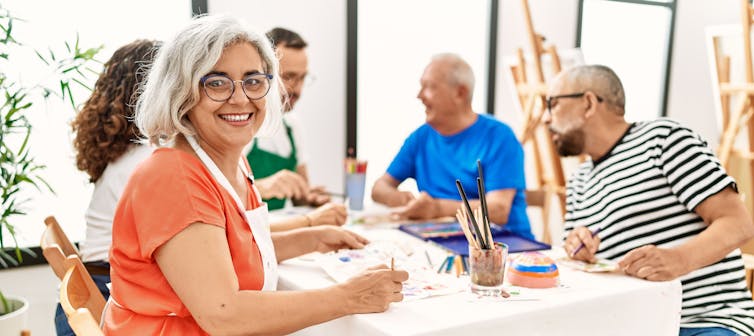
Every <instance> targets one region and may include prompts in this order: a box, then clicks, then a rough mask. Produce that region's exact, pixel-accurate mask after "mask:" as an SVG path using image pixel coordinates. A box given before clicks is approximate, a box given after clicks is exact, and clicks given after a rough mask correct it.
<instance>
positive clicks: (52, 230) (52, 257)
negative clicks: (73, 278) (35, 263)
mask: <svg viewBox="0 0 754 336" xmlns="http://www.w3.org/2000/svg"><path fill="white" fill-rule="evenodd" d="M44 222H45V225H46V226H47V228H46V229H45V231H44V232H43V233H42V239H41V241H40V242H39V247H40V248H42V254H43V255H44V257H45V259H47V263H49V264H50V267H52V271H53V272H55V275H57V276H58V278H59V279H61V280H63V276H65V272H66V270H67V269H68V268H67V267H66V265H65V260H66V258H67V257H68V256H76V257H78V256H79V251H78V250H77V249H76V246H74V245H73V244H72V243H71V241H70V240H69V239H68V236H66V235H65V232H63V229H62V228H61V227H60V224H58V221H57V220H56V219H55V217H53V216H49V217H47V218H45V220H44Z"/></svg>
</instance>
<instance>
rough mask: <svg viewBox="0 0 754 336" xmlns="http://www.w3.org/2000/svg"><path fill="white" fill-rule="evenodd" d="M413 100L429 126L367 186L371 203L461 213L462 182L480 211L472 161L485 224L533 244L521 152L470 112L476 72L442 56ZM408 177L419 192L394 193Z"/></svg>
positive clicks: (508, 136) (421, 214)
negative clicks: (484, 201)
mask: <svg viewBox="0 0 754 336" xmlns="http://www.w3.org/2000/svg"><path fill="white" fill-rule="evenodd" d="M420 83H421V90H420V91H419V95H418V98H419V99H420V100H421V101H422V103H423V104H424V106H425V107H426V110H425V113H426V115H427V119H426V121H427V122H426V123H425V124H424V125H422V126H421V127H419V128H418V129H417V130H416V131H414V132H413V133H411V135H410V136H409V137H408V139H406V141H405V142H404V143H403V147H401V150H400V152H398V155H396V157H395V158H394V159H393V162H392V163H391V164H390V167H388V169H387V173H385V174H384V175H383V176H382V177H380V178H379V179H378V180H377V182H375V184H374V187H373V188H372V198H373V199H374V200H375V201H376V202H379V203H382V204H385V205H388V206H393V207H397V206H405V209H404V210H403V211H401V212H400V213H399V215H401V216H402V217H404V218H409V219H429V218H437V217H443V216H454V215H455V213H456V209H458V208H459V207H461V205H462V203H461V197H460V195H459V194H458V190H457V189H456V184H455V181H456V179H459V180H460V181H461V183H462V185H463V188H464V190H465V191H466V195H467V196H468V198H469V201H470V202H471V206H472V208H476V207H478V206H479V193H478V192H477V184H476V178H477V176H478V172H477V164H476V162H477V160H480V161H481V163H482V167H483V170H484V175H485V176H484V182H485V183H484V184H485V185H484V186H485V191H486V197H487V205H488V208H489V215H490V221H492V222H494V223H498V224H504V225H505V227H506V228H507V229H509V230H511V231H513V232H515V233H518V234H520V235H522V236H524V237H528V238H533V236H532V234H531V228H530V227H529V219H528V218H527V216H526V201H525V199H524V190H525V188H526V181H525V178H524V153H523V149H522V148H521V144H520V143H519V142H518V140H517V139H516V136H515V134H514V133H513V131H512V130H511V129H510V127H508V126H507V125H505V124H503V123H502V122H500V121H498V120H496V119H495V118H492V117H490V116H487V115H480V114H477V113H475V112H474V111H473V110H472V108H471V99H472V93H473V91H474V73H473V72H472V70H471V67H470V66H469V65H468V63H466V62H465V61H464V60H463V59H461V58H460V57H459V56H457V55H454V54H440V55H437V56H435V57H433V58H432V62H430V64H429V65H428V66H427V67H426V68H425V69H424V74H423V75H422V77H421V81H420ZM407 178H413V179H415V180H416V183H417V185H418V187H419V191H420V192H421V193H420V194H419V196H418V197H415V196H414V195H413V194H412V193H411V192H406V191H399V190H398V185H399V184H401V182H403V181H404V180H405V179H407Z"/></svg>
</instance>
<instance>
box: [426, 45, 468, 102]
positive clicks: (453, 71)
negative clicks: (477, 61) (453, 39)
mask: <svg viewBox="0 0 754 336" xmlns="http://www.w3.org/2000/svg"><path fill="white" fill-rule="evenodd" d="M435 61H441V62H444V63H446V64H448V68H449V70H450V71H449V72H448V73H447V79H448V83H449V84H450V85H454V86H456V85H463V86H465V87H466V88H467V89H469V102H471V98H472V97H473V96H474V71H473V70H471V66H470V65H469V63H466V61H464V60H463V58H461V56H458V55H457V54H453V53H443V54H437V55H434V56H432V62H435Z"/></svg>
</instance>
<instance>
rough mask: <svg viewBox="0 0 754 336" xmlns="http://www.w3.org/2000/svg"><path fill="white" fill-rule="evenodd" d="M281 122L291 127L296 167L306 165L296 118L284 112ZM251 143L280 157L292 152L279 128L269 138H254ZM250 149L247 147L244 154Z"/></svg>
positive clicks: (286, 138) (283, 129)
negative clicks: (254, 142)
mask: <svg viewBox="0 0 754 336" xmlns="http://www.w3.org/2000/svg"><path fill="white" fill-rule="evenodd" d="M283 121H284V122H285V123H286V124H287V125H288V126H290V127H291V134H292V135H293V141H295V142H296V160H297V161H298V165H299V166H300V165H302V164H306V159H307V157H306V156H305V155H304V150H303V144H304V141H303V139H302V134H301V126H300V125H299V121H298V118H297V117H296V115H295V114H294V113H293V112H286V113H285V114H283ZM253 141H256V142H257V146H259V148H260V149H262V150H264V151H266V152H270V153H275V154H277V155H279V156H281V157H288V156H289V155H291V151H292V150H293V147H292V146H291V142H290V141H289V140H288V134H287V133H286V132H285V128H284V127H281V128H279V129H278V131H277V132H275V134H274V135H272V136H270V137H255V138H254V140H253ZM252 144H253V142H252ZM251 147H252V146H249V148H247V150H246V153H248V152H249V151H250V150H251ZM252 170H253V167H252Z"/></svg>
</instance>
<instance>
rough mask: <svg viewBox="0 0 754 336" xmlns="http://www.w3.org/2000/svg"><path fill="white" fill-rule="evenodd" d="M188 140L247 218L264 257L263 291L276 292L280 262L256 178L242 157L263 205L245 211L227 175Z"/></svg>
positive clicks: (192, 138)
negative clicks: (256, 184) (255, 183)
mask: <svg viewBox="0 0 754 336" xmlns="http://www.w3.org/2000/svg"><path fill="white" fill-rule="evenodd" d="M186 139H187V140H188V143H189V144H190V145H191V148H193V149H194V152H196V155H198V156H199V159H201V160H202V163H204V166H205V167H207V169H209V171H210V173H212V176H214V177H215V180H217V182H218V183H220V185H221V186H223V188H225V190H226V191H228V193H229V194H230V195H231V196H233V199H234V200H235V201H236V206H237V208H238V211H239V212H240V213H241V214H243V215H244V217H245V218H246V223H247V224H248V225H249V228H250V229H251V233H252V234H253V235H254V240H255V241H256V242H257V246H258V247H259V253H260V254H261V255H262V263H263V266H264V287H262V290H263V291H274V290H276V289H277V285H278V262H277V257H276V256H275V247H274V246H273V245H272V236H271V235H270V224H269V213H268V212H267V203H264V202H263V201H262V197H261V195H260V194H259V190H257V187H256V186H255V185H254V178H253V177H252V176H251V174H250V173H249V172H248V171H246V165H245V164H244V162H243V161H242V160H244V158H243V157H242V158H241V159H240V160H239V161H238V166H239V169H241V171H243V172H244V174H245V175H246V177H247V178H248V179H249V180H250V181H251V182H252V184H251V187H252V188H254V192H255V193H256V195H257V199H258V200H259V203H260V204H262V205H261V206H259V207H257V208H256V209H254V210H246V209H245V207H244V205H243V202H242V201H241V198H240V197H239V196H238V194H236V190H235V189H233V187H232V186H231V185H230V182H229V181H228V179H227V178H226V177H225V175H223V174H222V172H220V168H217V165H216V164H215V162H214V161H212V159H211V158H210V157H209V155H207V153H206V152H205V151H204V150H203V149H202V147H201V146H199V144H198V143H197V142H196V139H194V137H193V136H186Z"/></svg>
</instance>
